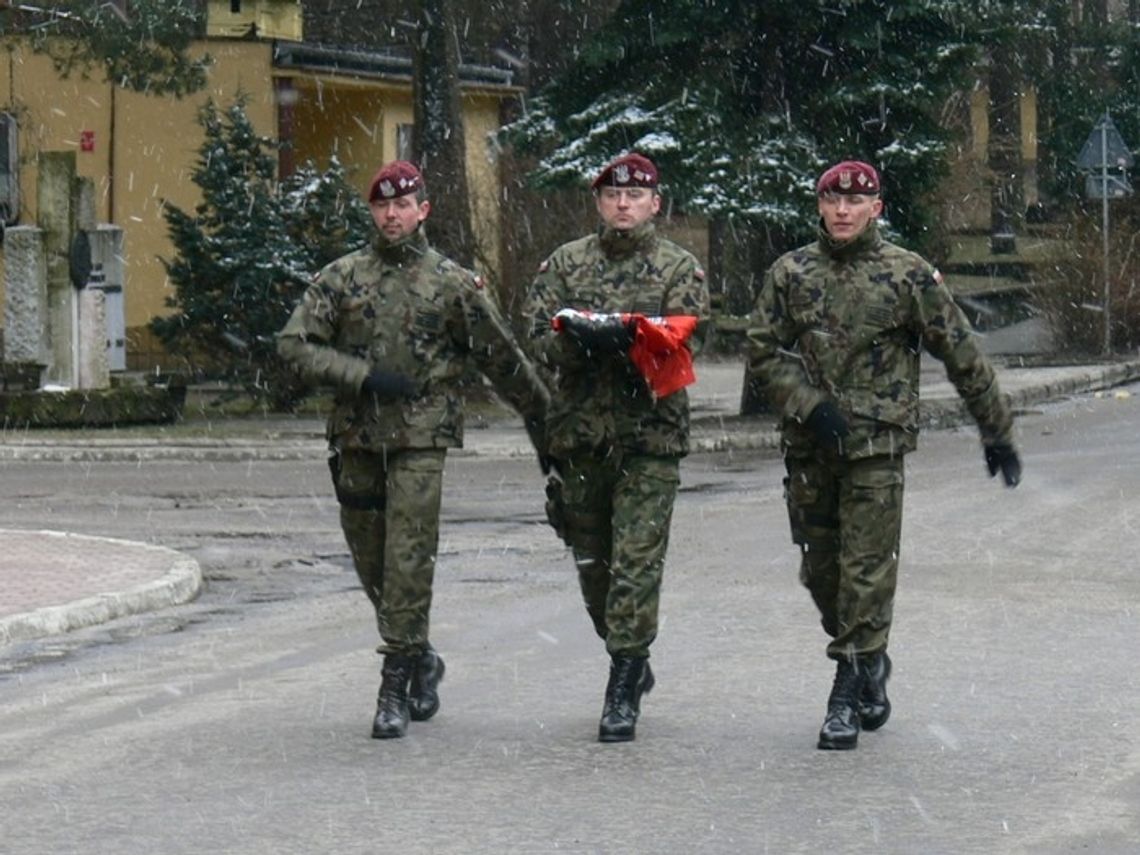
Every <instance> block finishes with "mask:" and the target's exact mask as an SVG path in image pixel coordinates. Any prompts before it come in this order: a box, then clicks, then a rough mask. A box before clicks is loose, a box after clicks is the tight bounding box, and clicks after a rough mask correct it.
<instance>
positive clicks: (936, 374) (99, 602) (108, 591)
mask: <svg viewBox="0 0 1140 855" xmlns="http://www.w3.org/2000/svg"><path fill="white" fill-rule="evenodd" d="M923 364H924V368H923V373H922V407H921V412H922V422H923V425H924V426H925V427H927V428H930V427H949V426H952V425H956V424H962V423H965V422H968V421H969V416H968V414H967V413H966V411H965V409H964V408H963V407H962V405H961V402H960V401H959V399H958V397H957V394H956V393H955V391H954V389H953V387H952V386H951V385H950V383H949V382H948V381H947V380H946V378H945V374H944V373H943V371H942V366H941V365H940V364H939V363H938V362H936V361H935V360H932V359H925V360H923ZM997 370H998V378H999V382H1000V383H1001V386H1002V391H1003V392H1004V393H1005V394H1006V395H1008V396H1009V398H1010V399H1011V401H1012V403H1013V406H1014V408H1015V409H1024V408H1026V407H1030V406H1034V405H1036V404H1040V403H1043V402H1045V401H1049V400H1054V399H1057V398H1062V397H1065V396H1069V395H1077V394H1083V393H1088V392H1094V391H1097V390H1101V389H1108V388H1111V387H1113V386H1119V385H1122V384H1125V383H1130V382H1133V381H1135V380H1137V379H1140V360H1132V361H1127V362H1113V363H1106V364H1089V365H1065V366H1038V367H1031V366H1025V365H1021V364H1015V363H1011V364H1007V365H998V366H997ZM743 389H744V365H743V362H742V361H741V360H739V359H732V360H722V361H711V360H702V361H699V362H698V364H697V382H696V383H695V384H694V386H693V387H691V389H690V398H691V402H692V414H693V430H692V447H693V450H694V451H715V450H724V449H732V448H735V449H763V448H768V449H776V448H778V447H779V438H778V434H777V431H776V420H775V418H774V417H773V416H753V417H741V416H740V415H738V412H739V407H740V401H741V396H742V392H743ZM231 428H232V429H231ZM323 435H324V427H323V423H322V422H321V421H320V420H319V419H315V418H312V419H290V418H282V419H260V420H248V421H245V420H243V422H242V423H241V424H239V425H236V426H227V430H226V432H225V434H224V435H219V436H217V437H213V438H211V437H206V438H196V439H178V440H174V441H172V440H169V439H166V438H163V437H162V435H161V433H160V432H156V434H155V435H154V436H139V435H137V434H133V433H132V434H131V435H130V436H129V437H127V438H107V437H106V436H104V435H101V434H100V433H98V432H93V431H85V432H77V433H76V434H75V436H74V439H71V438H68V439H66V440H62V441H61V440H60V439H58V438H53V439H45V438H37V436H36V435H35V434H33V433H27V432H24V433H14V432H9V433H0V464H2V462H3V461H5V460H23V461H28V460H33V461H45V462H49V461H51V462H69V461H80V460H82V461H93V460H140V461H141V460H155V459H187V460H250V459H261V460H280V459H323V457H324V456H325V453H326V452H325V443H324V439H323ZM454 453H455V454H459V455H463V454H466V455H483V456H518V457H524V456H526V457H529V456H531V455H532V454H533V453H534V452H533V450H532V449H531V447H530V444H529V441H528V440H527V437H526V433H525V432H524V431H523V429H522V427H521V425H519V424H516V423H514V422H513V421H512V422H509V423H503V424H493V425H488V426H486V427H469V428H468V430H467V434H466V437H465V448H464V449H462V450H460V451H456V452H454ZM200 587H201V571H200V569H199V567H198V564H197V562H195V561H194V560H192V559H190V558H188V557H187V556H185V555H182V554H180V553H177V552H175V551H173V550H170V549H165V548H163V547H157V546H151V545H148V544H144V543H134V542H130V541H124V540H114V539H110V538H97V537H86V536H82V535H75V534H67V533H63V532H55V531H23V530H9V529H0V650H2V649H3V647H4V646H5V645H7V644H11V643H14V642H18V641H23V640H29V639H33V638H37V637H43V636H49V635H54V634H58V633H63V632H67V631H70V630H73V629H78V628H80V627H84V626H90V625H93V624H98V623H102V622H105V621H109V620H113V619H115V618H119V617H124V616H126V615H130V614H134V613H138V612H143V611H150V610H155V609H159V608H162V607H164V606H169V605H174V604H177V603H181V602H186V601H187V600H190V599H193V598H194V597H195V596H196V595H197V594H198V591H199V589H200Z"/></svg>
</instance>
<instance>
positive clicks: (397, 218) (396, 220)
mask: <svg viewBox="0 0 1140 855" xmlns="http://www.w3.org/2000/svg"><path fill="white" fill-rule="evenodd" d="M368 207H369V210H371V211H372V222H374V223H376V228H378V229H379V230H380V231H381V232H383V234H384V237H386V238H388V240H399V239H400V238H402V237H405V236H407V235H410V234H411V233H412V232H414V231H415V230H416V226H418V225H419V224H420V223H422V222H423V221H424V220H426V219H427V215H428V212H429V211H430V210H431V204H430V203H429V202H428V201H427V200H426V199H425V200H424V201H422V202H418V201H416V194H415V193H408V194H407V195H405V196H397V197H396V198H395V199H383V198H380V199H375V200H373V202H372V204H371V205H369V206H368Z"/></svg>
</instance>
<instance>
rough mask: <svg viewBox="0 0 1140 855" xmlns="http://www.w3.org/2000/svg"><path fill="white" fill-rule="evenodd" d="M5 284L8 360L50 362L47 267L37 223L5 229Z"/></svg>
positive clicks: (5, 328) (5, 340)
mask: <svg viewBox="0 0 1140 855" xmlns="http://www.w3.org/2000/svg"><path fill="white" fill-rule="evenodd" d="M4 288H5V305H4V360H5V361H6V362H25V363H38V364H40V365H47V364H48V360H49V359H50V354H49V352H48V346H47V342H48V298H47V268H46V266H45V262H44V236H43V232H42V231H41V230H40V229H38V228H36V227H35V226H13V227H12V228H9V229H6V230H5V231H4Z"/></svg>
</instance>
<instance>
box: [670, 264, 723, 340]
mask: <svg viewBox="0 0 1140 855" xmlns="http://www.w3.org/2000/svg"><path fill="white" fill-rule="evenodd" d="M670 280H671V284H670V286H669V290H668V292H667V293H666V295H665V305H664V307H663V309H662V311H664V313H665V314H666V315H693V316H695V317H696V318H697V328H696V330H694V331H693V334H692V335H691V336H690V337H689V340H688V342H687V344H688V347H689V350H691V351H692V352H693V355H694V356H695V355H696V354H698V353H700V352H701V349H702V348H703V347H704V344H705V338H706V337H707V336H708V331H709V321H710V317H711V315H712V309H711V307H710V300H709V286H708V282H706V281H705V271H704V269H702V268H701V266H700V263H699V262H698V261H697V259H696V257H695V256H693V255H690V254H689V253H687V252H686V253H685V254H684V256H682V258H681V260H680V262H679V263H678V264H677V266H676V269H675V270H674V272H673V275H672V276H671V277H670Z"/></svg>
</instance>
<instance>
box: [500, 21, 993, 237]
mask: <svg viewBox="0 0 1140 855" xmlns="http://www.w3.org/2000/svg"><path fill="white" fill-rule="evenodd" d="M964 5H966V4H963V3H959V2H942V3H933V2H929V0H905V2H888V0H860V2H854V0H806V2H805V0H773V2H765V3H753V2H748V0H625V2H622V3H621V5H620V7H619V8H618V11H617V12H616V13H615V15H614V16H613V18H612V19H611V20H610V21H609V23H608V24H607V25H606V26H605V27H603V28H602V29H601V30H600V31H599V32H598V34H597V36H596V37H595V38H594V39H592V40H591V41H590V42H589V43H588V44H587V45H586V46H585V47H584V48H583V50H582V52H581V54H580V57H579V60H578V63H577V64H576V66H575V67H574V68H573V69H572V70H571V71H570V73H568V74H567V75H565V76H563V77H562V78H560V79H559V80H557V81H555V83H554V84H552V85H551V86H550V87H548V88H547V89H546V90H544V92H543V93H542V95H541V96H540V97H539V98H538V99H536V100H535V101H534V102H532V104H531V106H530V110H529V113H528V114H527V115H526V116H525V117H524V118H522V119H520V120H519V121H518V122H516V123H514V124H512V125H511V126H509V127H508V128H507V129H506V131H505V132H504V136H505V138H506V139H507V140H508V141H510V142H512V143H514V144H515V145H516V146H519V147H520V148H521V149H522V150H540V151H546V152H547V153H546V156H545V157H544V158H543V159H542V161H541V163H540V165H539V168H538V169H537V171H536V173H535V175H534V178H535V179H536V180H537V181H538V182H539V183H545V184H566V183H573V182H582V181H584V180H585V179H586V178H587V177H588V176H589V175H591V174H592V173H594V172H595V171H596V170H597V169H598V168H599V167H600V166H601V165H602V164H603V163H604V162H605V161H606V160H607V159H608V158H610V157H612V156H613V155H614V154H616V153H618V152H621V151H625V150H629V149H637V150H640V151H643V152H645V153H646V154H648V155H649V156H650V157H653V158H654V159H655V160H656V161H658V162H659V165H660V166H661V167H662V170H663V173H664V176H665V177H666V178H667V180H668V185H667V187H666V189H667V191H668V192H669V194H670V195H671V197H672V198H674V199H676V200H677V201H679V202H680V203H681V204H682V205H684V206H685V208H686V210H689V211H692V212H695V213H701V214H705V215H708V216H711V217H717V216H731V217H744V218H747V219H750V220H752V221H754V222H759V223H762V224H767V225H771V226H774V227H777V228H779V229H780V230H782V231H783V232H784V233H786V234H788V235H789V236H790V237H791V238H794V239H803V238H804V237H806V236H808V235H810V234H812V233H813V232H814V228H815V214H814V203H813V196H814V193H813V188H814V179H815V177H816V176H817V175H818V173H819V171H820V169H821V168H822V167H823V166H824V165H825V164H827V163H829V162H833V161H835V160H839V159H842V158H852V157H857V158H860V159H865V160H869V161H871V162H873V163H875V164H876V165H877V166H879V167H881V168H882V169H883V170H884V173H885V174H884V183H885V194H886V199H887V202H888V216H889V220H890V223H891V225H892V226H893V227H894V228H895V229H897V230H898V231H899V232H901V233H903V234H904V235H905V236H906V237H907V238H909V240H910V242H911V243H912V244H917V245H919V246H921V244H922V242H923V240H924V238H925V237H926V236H927V230H928V229H929V227H930V226H931V221H932V218H931V216H930V214H929V209H928V208H927V207H925V206H923V205H922V198H923V196H924V195H925V194H926V193H927V192H928V191H929V190H931V189H932V188H933V186H934V185H935V183H936V178H937V176H938V175H939V174H940V173H942V171H943V170H944V169H945V158H944V153H945V147H946V141H947V134H946V132H945V131H944V130H943V129H942V128H941V127H940V124H939V110H940V108H941V107H942V105H943V103H944V101H945V99H946V97H947V96H948V95H949V94H950V93H951V92H952V91H954V89H955V88H956V87H958V86H959V85H960V84H961V83H962V81H963V78H964V75H965V73H966V71H967V70H968V69H969V68H970V67H971V65H972V63H973V61H974V59H975V58H976V56H977V49H976V45H975V44H974V43H973V42H972V40H971V35H970V29H969V28H968V27H967V25H966V16H965V15H963V14H962V13H963V10H964Z"/></svg>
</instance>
